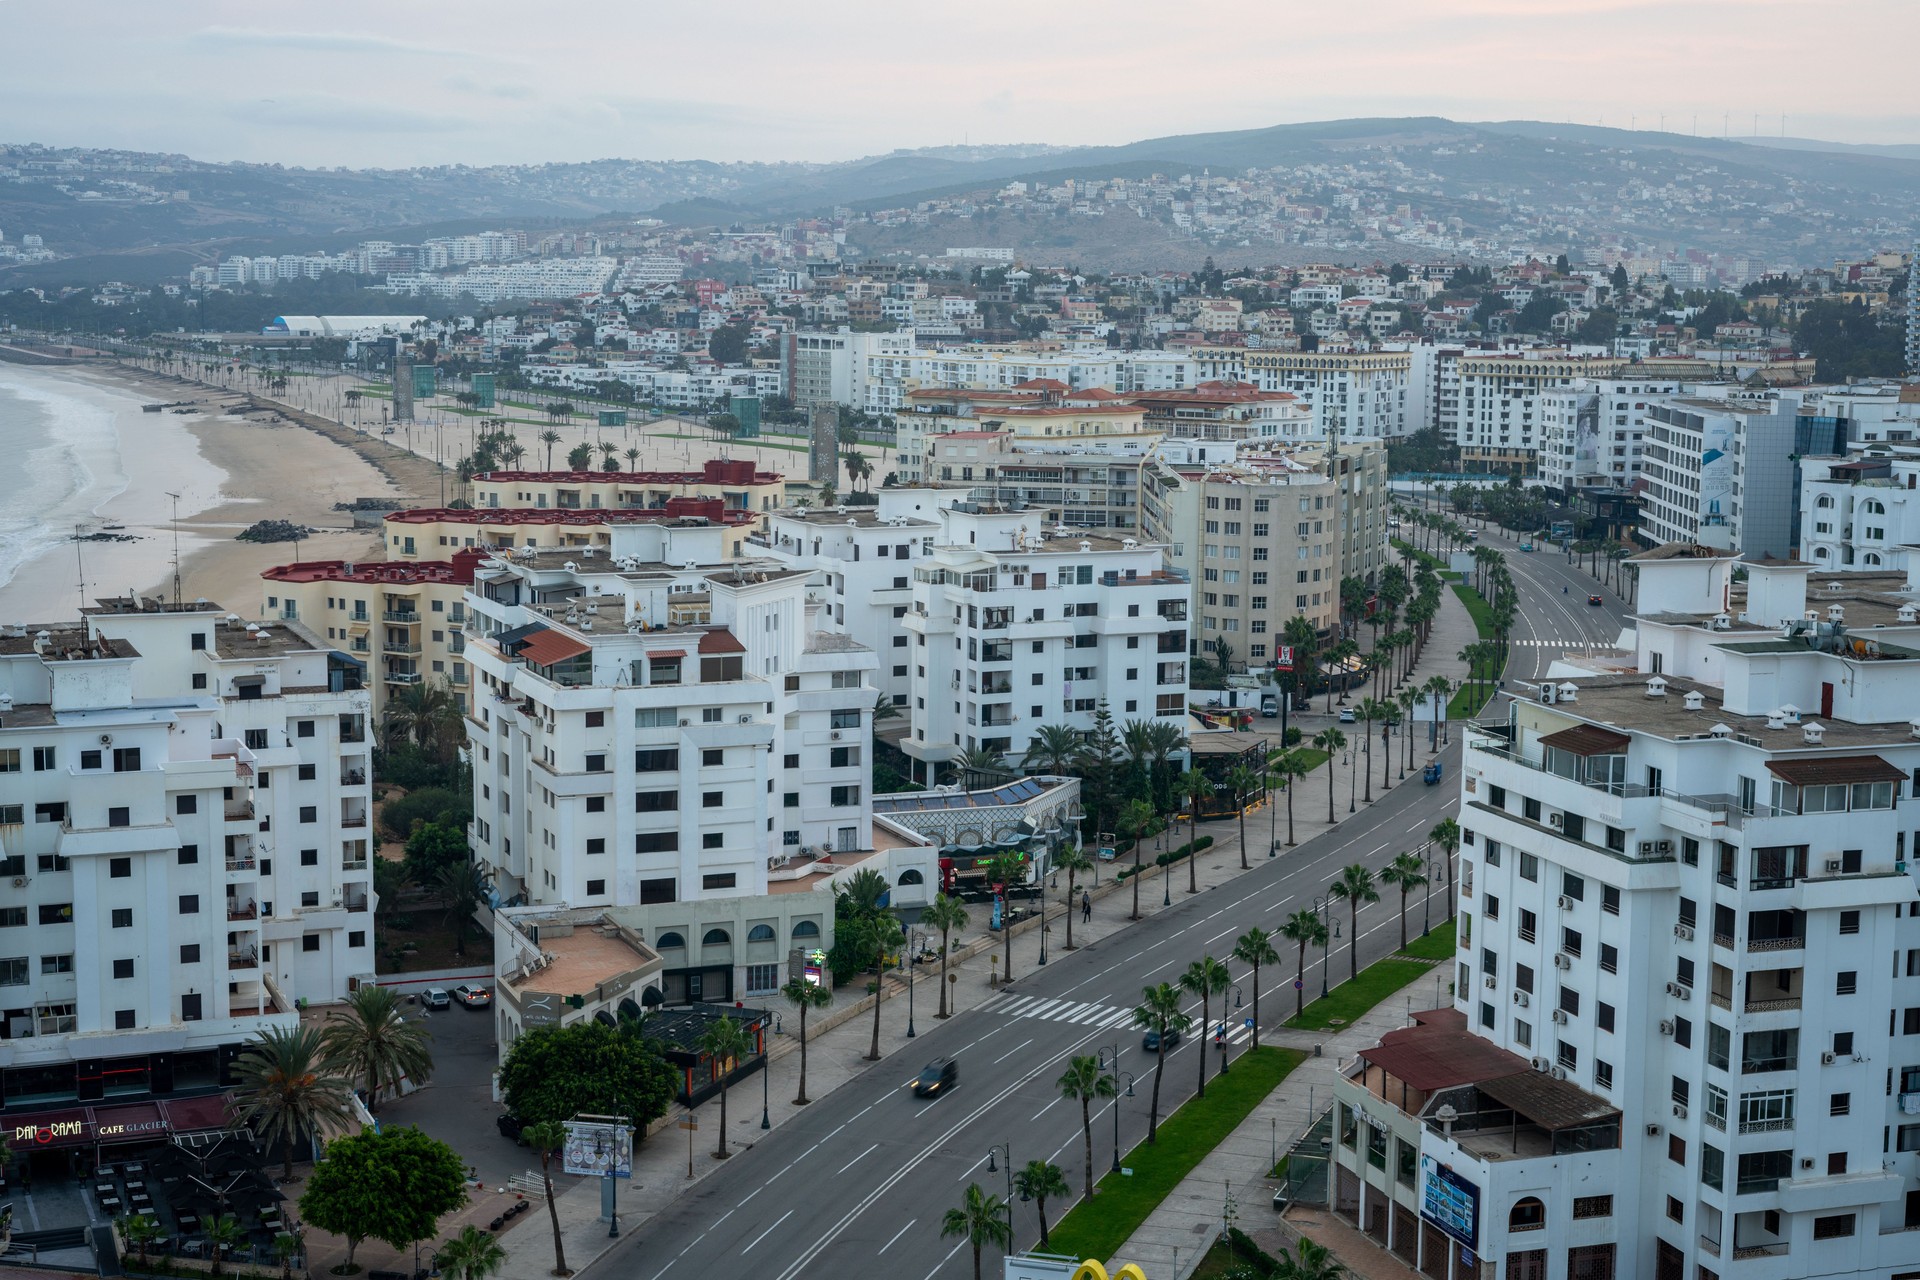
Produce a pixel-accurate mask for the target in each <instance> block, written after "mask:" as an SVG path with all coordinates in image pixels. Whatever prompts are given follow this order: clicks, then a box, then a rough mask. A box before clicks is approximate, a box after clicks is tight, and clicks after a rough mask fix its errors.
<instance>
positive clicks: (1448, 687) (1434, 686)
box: [1420, 676, 1453, 743]
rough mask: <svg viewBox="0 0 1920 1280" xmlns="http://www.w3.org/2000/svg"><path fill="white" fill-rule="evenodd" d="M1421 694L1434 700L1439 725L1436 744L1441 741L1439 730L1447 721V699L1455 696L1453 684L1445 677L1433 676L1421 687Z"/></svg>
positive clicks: (1435, 731)
mask: <svg viewBox="0 0 1920 1280" xmlns="http://www.w3.org/2000/svg"><path fill="white" fill-rule="evenodd" d="M1420 690H1421V692H1423V693H1425V694H1426V695H1427V696H1428V697H1429V698H1432V699H1433V704H1434V715H1435V718H1436V719H1437V720H1438V722H1439V724H1438V726H1436V728H1435V730H1434V734H1435V738H1434V740H1435V742H1436V743H1437V742H1438V741H1439V728H1440V727H1444V726H1445V724H1446V721H1447V699H1448V698H1450V697H1451V696H1452V695H1453V682H1452V681H1451V680H1449V679H1447V678H1446V677H1445V676H1431V677H1429V678H1428V680H1427V682H1426V683H1425V684H1423V685H1421V686H1420Z"/></svg>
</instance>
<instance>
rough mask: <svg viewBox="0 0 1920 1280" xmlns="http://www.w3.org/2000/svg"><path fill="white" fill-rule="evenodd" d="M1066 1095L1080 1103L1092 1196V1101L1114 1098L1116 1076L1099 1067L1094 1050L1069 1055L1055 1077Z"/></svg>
mask: <svg viewBox="0 0 1920 1280" xmlns="http://www.w3.org/2000/svg"><path fill="white" fill-rule="evenodd" d="M1054 1084H1055V1085H1056V1086H1057V1087H1058V1088H1059V1090H1060V1096H1061V1097H1063V1098H1072V1099H1073V1100H1075V1101H1076V1102H1078V1103H1079V1104H1080V1133H1081V1136H1082V1137H1083V1138H1084V1139H1085V1140H1086V1150H1087V1171H1086V1186H1087V1198H1088V1199H1089V1200H1091V1199H1092V1198H1093V1102H1094V1099H1096V1098H1111V1097H1112V1096H1113V1095H1114V1091H1115V1089H1116V1088H1117V1086H1116V1084H1115V1083H1114V1078H1113V1077H1112V1076H1110V1075H1108V1074H1107V1073H1106V1072H1105V1071H1102V1070H1101V1069H1100V1059H1099V1058H1097V1057H1094V1056H1093V1055H1091V1054H1080V1055H1079V1056H1077V1057H1073V1058H1069V1059H1067V1069H1066V1071H1065V1072H1063V1073H1062V1074H1061V1076H1060V1078H1059V1079H1058V1080H1056V1081H1054Z"/></svg>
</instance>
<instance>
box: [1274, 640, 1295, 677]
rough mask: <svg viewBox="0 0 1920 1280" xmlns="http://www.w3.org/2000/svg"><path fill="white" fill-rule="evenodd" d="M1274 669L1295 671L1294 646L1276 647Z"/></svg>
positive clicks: (1283, 645) (1282, 645)
mask: <svg viewBox="0 0 1920 1280" xmlns="http://www.w3.org/2000/svg"><path fill="white" fill-rule="evenodd" d="M1273 669H1274V670H1275V671H1291V670H1293V646H1292V645H1290V644H1281V645H1275V646H1274V649H1273Z"/></svg>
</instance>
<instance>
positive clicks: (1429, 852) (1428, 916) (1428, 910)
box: [1420, 840, 1433, 938]
mask: <svg viewBox="0 0 1920 1280" xmlns="http://www.w3.org/2000/svg"><path fill="white" fill-rule="evenodd" d="M1423 856H1424V857H1425V858H1426V862H1427V865H1426V874H1427V897H1426V901H1425V902H1423V903H1422V904H1421V907H1420V936H1421V937H1423V938H1424V937H1426V936H1427V933H1428V931H1429V930H1431V929H1432V928H1433V842H1432V841H1431V840H1429V841H1428V842H1427V847H1426V849H1425V850H1424V853H1423Z"/></svg>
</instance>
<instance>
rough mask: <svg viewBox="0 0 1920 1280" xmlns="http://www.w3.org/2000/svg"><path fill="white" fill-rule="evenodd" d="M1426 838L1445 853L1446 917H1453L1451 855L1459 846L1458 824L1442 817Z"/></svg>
mask: <svg viewBox="0 0 1920 1280" xmlns="http://www.w3.org/2000/svg"><path fill="white" fill-rule="evenodd" d="M1427 839H1429V840H1431V841H1433V842H1434V843H1435V844H1437V845H1439V846H1440V848H1442V849H1443V850H1445V851H1446V855H1447V919H1449V920H1451V919H1453V855H1454V853H1455V852H1457V851H1458V850H1459V848H1460V824H1459V823H1457V822H1455V821H1454V820H1453V819H1452V818H1442V819H1440V821H1438V822H1436V823H1435V824H1434V826H1433V830H1431V831H1429V832H1427Z"/></svg>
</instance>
